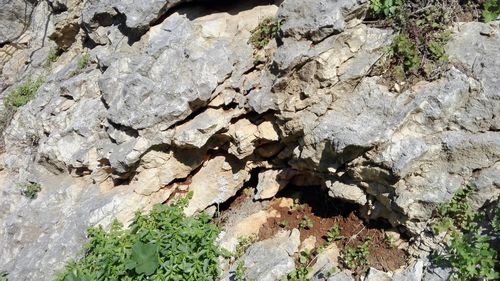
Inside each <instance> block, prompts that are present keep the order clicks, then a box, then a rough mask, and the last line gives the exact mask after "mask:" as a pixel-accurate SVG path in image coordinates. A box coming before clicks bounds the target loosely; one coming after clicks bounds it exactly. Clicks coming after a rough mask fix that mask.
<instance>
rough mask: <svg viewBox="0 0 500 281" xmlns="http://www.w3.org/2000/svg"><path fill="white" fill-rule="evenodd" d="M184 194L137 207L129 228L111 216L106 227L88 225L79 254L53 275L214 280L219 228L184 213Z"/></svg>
mask: <svg viewBox="0 0 500 281" xmlns="http://www.w3.org/2000/svg"><path fill="white" fill-rule="evenodd" d="M186 204H187V200H181V201H180V202H179V203H177V204H174V205H172V206H167V205H160V204H158V205H155V206H154V207H153V209H152V211H151V212H150V214H149V215H142V214H140V213H137V214H136V216H135V219H134V222H133V224H132V225H131V226H130V228H129V229H125V228H123V226H122V225H121V224H120V223H118V222H117V221H114V222H113V223H112V224H111V226H110V229H109V231H105V230H104V229H103V228H102V227H101V226H99V227H95V228H92V227H91V228H89V230H88V236H89V238H90V242H89V243H88V244H87V245H86V246H85V248H84V252H83V257H82V258H81V259H80V260H77V261H75V262H71V263H70V264H68V265H67V266H66V269H65V271H64V272H62V273H60V274H59V275H58V277H57V279H56V280H58V281H73V280H82V281H83V280H103V281H105V280H215V279H217V278H218V276H219V268H218V256H219V251H218V249H217V247H216V246H215V244H214V242H215V238H216V237H217V235H218V233H219V229H218V227H217V226H216V225H215V224H212V223H211V222H210V218H209V216H207V215H206V214H201V215H199V216H195V217H185V216H184V214H183V211H182V210H183V207H184V206H186Z"/></svg>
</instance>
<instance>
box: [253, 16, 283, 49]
mask: <svg viewBox="0 0 500 281" xmlns="http://www.w3.org/2000/svg"><path fill="white" fill-rule="evenodd" d="M280 29H281V21H280V20H279V19H277V18H274V17H267V18H264V19H263V20H262V21H261V22H260V23H259V25H258V26H257V27H256V28H255V29H254V30H252V32H251V33H252V35H251V36H250V40H249V43H250V44H252V46H253V47H254V48H255V49H257V50H260V49H263V48H264V47H265V46H267V45H268V44H269V42H271V40H273V39H275V38H277V37H278V35H279V32H280Z"/></svg>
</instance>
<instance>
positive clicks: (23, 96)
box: [4, 77, 43, 108]
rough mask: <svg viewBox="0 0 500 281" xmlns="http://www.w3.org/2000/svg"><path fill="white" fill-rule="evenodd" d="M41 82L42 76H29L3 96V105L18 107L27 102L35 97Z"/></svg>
mask: <svg viewBox="0 0 500 281" xmlns="http://www.w3.org/2000/svg"><path fill="white" fill-rule="evenodd" d="M42 84H43V78H42V77H38V78H36V79H33V78H32V77H29V78H28V79H26V80H25V81H24V82H23V83H21V84H20V85H19V86H17V87H16V88H15V89H14V90H13V91H11V92H10V93H9V94H8V95H7V96H6V97H5V98H4V104H5V106H7V107H13V108H19V107H21V106H23V105H25V104H27V103H28V102H29V101H31V100H32V99H33V98H34V97H35V95H36V92H37V91H38V89H39V88H40V86H42Z"/></svg>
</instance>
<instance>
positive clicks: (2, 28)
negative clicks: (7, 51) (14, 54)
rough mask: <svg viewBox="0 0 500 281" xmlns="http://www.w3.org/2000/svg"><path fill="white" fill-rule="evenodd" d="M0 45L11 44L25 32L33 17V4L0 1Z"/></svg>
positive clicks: (18, 0) (7, 0) (19, 1)
mask: <svg viewBox="0 0 500 281" xmlns="http://www.w3.org/2000/svg"><path fill="white" fill-rule="evenodd" d="M0 7H2V9H1V10H0V44H3V43H6V42H12V41H14V40H16V39H18V38H19V36H21V35H22V33H23V32H25V31H26V30H27V29H28V28H29V26H30V24H31V18H32V16H33V13H32V12H33V3H32V2H30V1H22V0H1V1H0Z"/></svg>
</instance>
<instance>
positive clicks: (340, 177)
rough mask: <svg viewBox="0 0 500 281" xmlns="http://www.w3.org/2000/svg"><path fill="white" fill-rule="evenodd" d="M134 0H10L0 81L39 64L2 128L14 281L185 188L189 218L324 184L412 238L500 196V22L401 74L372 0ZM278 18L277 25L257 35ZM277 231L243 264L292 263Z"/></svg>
mask: <svg viewBox="0 0 500 281" xmlns="http://www.w3.org/2000/svg"><path fill="white" fill-rule="evenodd" d="M139 2H140V3H139ZM139 2H138V1H131V0H130V1H123V0H98V1H97V0H91V1H79V0H56V1H38V2H37V1H18V0H12V1H4V0H0V6H1V7H2V9H1V11H0V98H2V99H3V98H4V97H5V96H6V95H8V94H9V93H11V91H12V90H14V89H15V88H16V86H17V85H19V84H20V83H21V82H22V81H26V80H28V79H29V78H30V77H31V78H36V77H42V78H43V81H44V83H43V85H42V86H41V87H40V88H39V89H38V91H37V94H36V97H35V98H34V99H33V100H32V101H31V102H29V103H28V104H27V105H25V106H23V107H21V108H19V109H18V110H17V112H16V113H15V115H14V116H13V118H12V120H11V121H10V122H6V124H8V126H6V129H5V130H4V131H2V132H1V134H2V140H3V141H2V142H0V143H4V144H5V145H4V147H1V149H0V152H1V154H0V159H1V163H0V169H1V171H0V192H1V194H2V197H1V198H0V206H3V207H2V208H0V209H1V210H0V212H1V213H0V223H1V224H2V228H1V229H0V253H1V254H0V271H6V272H8V273H9V280H32V279H33V278H35V276H36V279H38V280H52V279H53V276H54V274H55V272H57V271H59V270H61V269H62V267H63V265H64V262H65V261H67V260H69V259H72V258H74V257H75V256H76V255H77V253H78V250H79V247H80V246H81V245H82V243H83V242H84V230H85V228H86V227H87V226H89V225H96V224H104V225H106V224H108V223H109V222H110V221H111V219H112V218H113V217H118V218H119V219H120V220H122V221H123V222H127V221H128V220H129V219H130V218H131V215H132V214H133V213H134V211H135V210H138V209H139V210H148V208H149V207H150V206H151V205H152V204H154V203H157V202H165V201H167V200H168V199H169V198H170V197H171V195H172V194H174V192H175V191H176V190H180V191H182V192H186V191H192V192H193V198H192V200H191V201H190V203H189V205H188V207H187V208H186V210H185V212H186V213H187V214H190V215H191V214H194V213H197V212H201V211H203V210H206V209H210V208H212V211H213V209H214V207H217V206H219V205H220V204H222V203H224V202H226V201H228V200H230V199H231V198H232V197H234V196H235V195H236V194H237V193H238V192H239V191H240V190H241V189H242V188H243V187H251V188H255V189H256V191H255V192H254V199H255V200H261V201H265V200H267V199H269V198H272V197H274V196H276V194H277V192H278V191H280V190H282V189H286V188H287V186H288V185H295V186H310V185H320V186H321V187H323V188H324V189H325V190H327V191H325V192H328V194H329V195H330V196H331V197H333V198H336V199H340V200H345V201H348V202H351V203H354V204H357V205H359V207H360V212H362V213H363V215H364V216H365V217H366V218H368V219H378V218H383V219H385V220H387V221H389V222H390V223H391V224H392V225H393V226H395V227H400V228H401V229H404V230H405V231H406V232H407V233H408V234H409V235H418V234H419V233H420V232H421V231H422V230H423V229H424V228H425V226H426V224H427V221H428V219H429V218H430V216H431V214H432V211H433V209H434V208H435V207H436V206H437V205H438V204H440V203H443V202H446V201H448V200H449V199H450V198H451V196H452V194H453V193H454V192H455V191H456V190H457V189H458V188H460V187H461V186H463V185H465V184H467V183H475V184H476V186H477V187H478V189H479V191H478V192H476V193H475V194H474V197H473V199H474V204H475V206H476V207H480V206H482V205H484V203H485V202H490V201H492V200H495V198H497V197H498V195H499V194H500V188H499V186H500V178H499V175H500V173H499V170H500V133H499V128H500V117H499V114H498V113H499V112H500V78H499V77H500V75H499V73H500V50H499V46H500V36H499V34H500V32H499V31H500V26H499V25H500V23H499V22H498V21H497V22H492V23H490V24H484V23H478V22H476V23H464V24H459V25H457V26H456V27H455V28H454V30H453V33H452V35H451V40H450V42H449V44H448V45H447V47H446V49H447V54H448V55H449V58H450V62H451V66H450V68H449V69H448V70H446V71H445V72H444V74H443V75H442V76H441V77H439V78H438V79H436V80H434V81H431V82H427V81H421V82H419V83H417V84H415V85H412V86H410V87H408V89H407V90H405V91H394V90H393V87H392V85H387V84H386V81H385V79H384V78H383V77H381V76H376V75H373V74H372V73H371V70H372V69H373V67H374V65H375V64H376V63H377V62H378V61H379V60H380V58H381V57H382V56H383V55H384V52H385V51H384V49H385V48H386V47H387V46H388V45H389V44H390V43H391V41H392V38H393V37H394V36H395V34H394V32H393V31H392V30H389V29H381V28H377V27H373V26H368V25H366V24H364V23H363V19H364V16H365V13H366V9H367V6H368V3H367V2H366V1H363V0H342V1H327V0H310V1H307V3H305V2H304V1H299V0H285V1H279V2H280V3H275V4H270V5H263V2H261V1H245V3H233V4H228V3H219V4H218V5H215V4H214V3H207V1H192V2H191V1H181V0H173V1H170V0H169V1H153V0H150V1H139ZM266 4H268V3H267V2H266ZM266 17H277V18H278V19H279V20H280V22H281V31H280V35H279V39H278V40H271V41H272V42H270V44H268V45H267V46H266V47H265V48H264V49H263V50H259V51H257V50H255V49H254V48H253V47H252V45H251V44H250V43H249V39H250V36H251V31H252V30H253V29H254V28H255V27H257V26H258V24H259V22H260V21H261V20H262V19H263V18H266ZM54 50H57V52H58V53H61V56H60V57H59V58H58V59H57V61H56V62H50V61H49V60H47V56H48V54H49V53H50V52H51V51H54ZM4 113H6V109H5V108H4V106H3V103H2V106H0V114H2V115H3V114H4ZM0 128H2V126H0ZM27 182H39V183H42V192H41V194H40V196H39V198H38V199H35V200H34V201H28V200H27V199H24V198H22V197H21V196H20V194H19V188H18V187H17V185H18V184H21V185H22V184H25V183H27ZM268 215H269V214H266V215H262V214H261V215H259V216H257V217H255V218H253V219H252V220H251V221H252V222H253V223H255V224H256V225H261V224H262V223H265V219H266V218H267V216H268ZM235 229H236V228H235ZM234 231H235V232H241V233H246V234H245V235H247V234H248V233H247V232H245V231H246V230H242V229H236V230H234ZM252 233H253V234H255V232H252ZM283 235H284V236H282V237H281V236H280V237H277V238H273V239H278V240H279V241H278V240H276V241H274V240H273V241H274V242H272V243H271V244H266V243H268V242H266V241H261V242H258V243H257V244H255V245H253V246H251V247H250V248H249V249H248V251H247V255H246V256H245V257H244V258H243V260H244V262H245V265H246V266H247V268H249V271H248V277H249V278H252V279H254V280H275V279H277V278H278V279H279V278H280V277H282V276H284V275H286V274H287V273H289V272H290V271H292V270H293V269H294V268H295V265H294V263H293V258H292V257H291V256H292V255H293V254H294V253H295V252H296V251H297V250H298V247H299V244H300V241H299V242H297V240H299V238H298V236H297V234H296V233H295V232H291V233H286V235H285V234H283ZM227 237H229V238H227ZM227 237H226V238H227V241H229V242H227V241H226V242H227V244H228V245H231V246H230V247H234V246H235V245H234V244H235V239H236V238H235V237H237V236H227ZM60 241H64V243H61V242H60ZM296 242H297V243H296ZM277 244H279V245H282V244H283V245H284V246H283V247H281V248H276V247H274V246H275V245H277ZM269 245H274V246H272V247H270V246H269ZM228 247H229V246H228ZM271 256H273V257H276V256H279V257H280V258H279V259H276V260H273V263H266V264H263V263H262V262H263V261H262V260H265V259H266V257H271ZM373 272H374V273H373V274H377V273H376V272H375V271H373ZM415 272H416V273H415V274H414V275H416V276H421V275H422V274H421V272H422V270H421V268H420V267H419V268H417V269H415ZM335 276H336V277H335ZM335 276H333V277H331V278H332V279H329V280H349V279H348V277H346V276H343V275H342V274H337V275H335ZM373 276H375V275H373ZM346 278H347V279H346ZM374 278H375V277H374ZM370 280H371V279H370ZM412 280H413V279H412ZM415 280H418V278H417V279H415Z"/></svg>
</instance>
